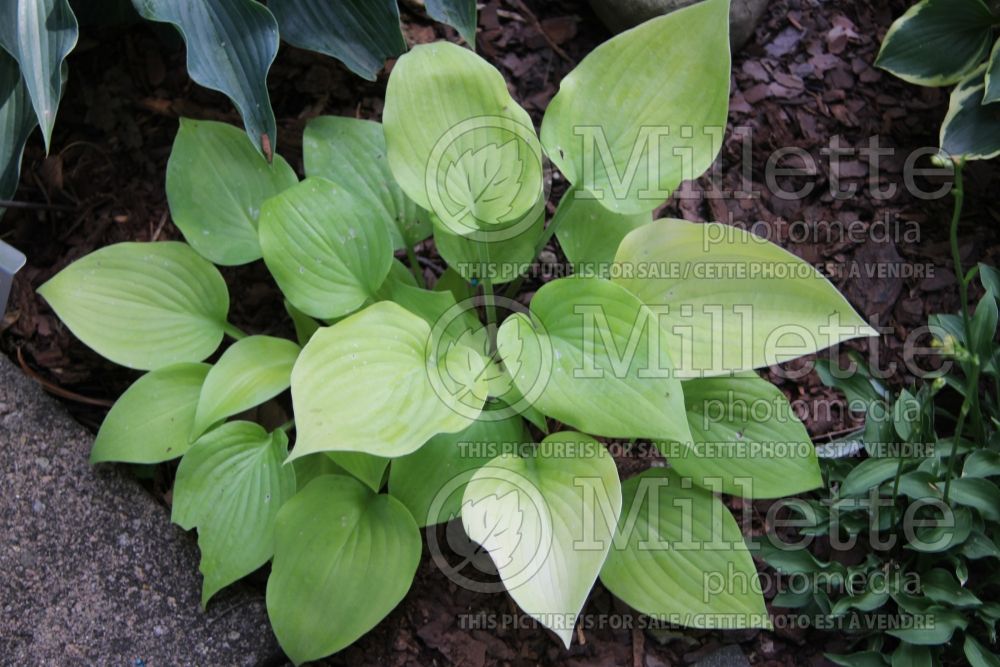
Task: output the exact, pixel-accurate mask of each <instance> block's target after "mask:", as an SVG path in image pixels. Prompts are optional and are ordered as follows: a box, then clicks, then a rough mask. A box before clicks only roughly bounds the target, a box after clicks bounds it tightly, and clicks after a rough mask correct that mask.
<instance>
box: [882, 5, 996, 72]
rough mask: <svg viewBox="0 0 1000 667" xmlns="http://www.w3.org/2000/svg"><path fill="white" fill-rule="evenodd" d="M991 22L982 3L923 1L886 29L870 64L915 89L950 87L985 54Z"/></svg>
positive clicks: (988, 13)
mask: <svg viewBox="0 0 1000 667" xmlns="http://www.w3.org/2000/svg"><path fill="white" fill-rule="evenodd" d="M993 22H994V19H993V16H992V14H990V10H989V8H988V7H987V6H986V4H985V3H983V2H982V0H923V1H922V2H918V3H917V4H915V5H913V6H912V7H910V9H909V10H907V12H906V13H905V14H903V15H902V16H900V17H899V18H898V19H896V21H895V22H894V23H893V24H892V27H890V28H889V32H888V33H887V34H886V36H885V40H883V41H882V48H881V50H880V51H879V54H878V58H877V59H876V60H875V65H876V66H878V67H881V68H882V69H884V70H888V71H889V72H892V73H893V74H895V75H896V76H898V77H899V78H900V79H903V80H904V81H908V82H910V83H914V84H917V85H918V86H950V85H951V84H953V83H956V82H957V81H959V80H960V79H961V78H962V77H963V76H965V74H966V73H968V71H969V70H971V69H972V68H974V67H975V66H976V65H978V64H979V63H980V61H981V60H982V59H983V56H984V55H986V53H987V52H988V51H989V48H990V42H991V39H990V37H991V34H992V25H993Z"/></svg>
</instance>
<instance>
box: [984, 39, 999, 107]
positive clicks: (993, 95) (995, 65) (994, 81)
mask: <svg viewBox="0 0 1000 667" xmlns="http://www.w3.org/2000/svg"><path fill="white" fill-rule="evenodd" d="M985 83H986V91H985V93H984V95H983V104H992V103H994V102H1000V39H998V40H997V43H996V44H994V45H993V52H992V53H990V60H989V64H988V65H987V66H986V80H985Z"/></svg>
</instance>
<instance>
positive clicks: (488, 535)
mask: <svg viewBox="0 0 1000 667" xmlns="http://www.w3.org/2000/svg"><path fill="white" fill-rule="evenodd" d="M621 507H622V491H621V484H620V483H619V481H618V470H617V469H616V468H615V463H614V460H613V459H612V458H611V456H610V455H609V454H608V452H607V450H606V449H605V448H604V446H603V445H601V444H600V443H598V442H597V441H596V440H593V439H592V438H590V437H588V436H586V435H583V434H582V433H573V432H569V431H567V432H563V433H557V434H554V435H550V436H549V437H547V438H545V440H543V441H542V443H541V444H540V445H539V446H538V447H537V448H536V449H535V450H533V451H525V452H524V453H523V456H516V455H506V456H500V457H498V458H496V459H494V460H493V461H491V462H490V463H488V464H487V465H485V466H484V467H483V468H481V469H480V470H479V471H478V472H477V473H476V474H475V475H473V477H472V479H471V480H470V481H469V484H468V486H466V488H465V496H464V499H463V503H462V525H463V526H465V532H466V533H468V535H469V537H470V538H472V539H473V540H475V541H476V542H478V543H479V544H481V545H482V546H483V548H484V549H486V550H487V551H488V552H489V554H490V557H491V558H492V559H493V562H494V564H495V565H496V567H497V570H498V571H499V572H500V578H501V579H502V580H503V582H504V585H505V586H506V587H507V592H508V593H510V596H511V597H512V598H513V599H514V601H515V602H517V604H518V606H520V607H521V609H523V610H524V611H525V613H527V614H529V615H531V616H532V617H534V618H536V619H537V620H538V621H539V622H540V623H541V624H542V625H544V626H546V627H548V628H549V629H551V630H552V631H553V632H555V633H556V635H558V636H559V638H560V639H561V640H562V641H563V643H564V644H565V645H566V647H567V648H569V645H570V642H571V641H572V638H573V629H574V627H575V626H576V619H577V617H578V615H579V613H580V610H581V609H583V603H584V602H585V601H586V600H587V595H588V594H589V593H590V589H591V587H592V586H593V585H594V581H595V580H596V579H597V575H598V573H599V572H600V570H601V566H602V565H603V564H604V559H605V557H606V556H607V555H608V550H609V549H610V548H611V538H612V535H613V534H614V530H615V524H616V523H617V521H618V516H619V514H620V512H621Z"/></svg>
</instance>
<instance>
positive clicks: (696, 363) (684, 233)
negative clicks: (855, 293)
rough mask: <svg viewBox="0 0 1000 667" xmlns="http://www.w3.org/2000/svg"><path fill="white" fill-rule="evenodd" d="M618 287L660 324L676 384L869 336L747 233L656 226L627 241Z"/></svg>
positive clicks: (810, 273) (807, 269)
mask: <svg viewBox="0 0 1000 667" xmlns="http://www.w3.org/2000/svg"><path fill="white" fill-rule="evenodd" d="M615 262H617V263H618V264H619V265H620V266H619V267H618V270H619V271H620V274H619V276H618V277H617V278H616V279H615V282H616V283H618V284H619V285H621V286H623V287H625V288H626V289H628V290H629V291H631V292H632V293H633V294H635V295H636V296H637V297H639V300H640V301H642V302H643V303H645V304H646V305H647V306H649V307H650V308H652V309H653V310H654V312H656V313H657V315H658V316H659V322H660V326H661V328H662V329H663V330H664V331H665V332H666V334H667V339H668V340H667V345H668V346H669V349H670V356H671V359H673V362H674V365H675V367H676V368H677V372H678V374H679V375H680V377H706V376H712V375H729V374H731V373H733V372H738V371H745V370H751V369H754V368H761V367H763V366H770V365H773V364H778V363H781V362H784V361H788V360H789V359H794V358H797V357H800V356H803V355H806V354H811V353H813V352H816V351H817V350H822V349H824V348H827V347H830V346H831V345H834V344H836V343H840V342H843V341H845V340H849V339H851V338H857V337H859V336H875V335H877V332H875V331H874V330H873V329H872V328H871V327H869V326H868V325H867V324H866V323H865V321H864V320H863V319H862V318H861V317H860V316H859V315H858V314H857V313H856V312H855V311H854V309H853V308H852V307H851V305H850V304H849V303H848V302H847V299H845V298H844V297H843V296H842V295H841V294H840V293H839V292H838V291H837V289H836V288H835V287H834V286H833V285H831V284H830V282H829V281H828V280H827V279H826V278H824V277H823V276H822V275H820V273H819V272H818V271H816V269H815V268H813V267H812V266H811V265H809V264H808V263H806V262H804V261H802V260H801V259H799V258H798V257H796V256H795V255H792V254H791V253H789V252H788V251H786V250H783V249H782V248H780V247H778V246H776V245H774V244H773V243H769V242H768V241H765V240H764V239H761V238H759V237H757V236H754V235H752V234H750V233H749V232H746V231H745V230H742V229H739V228H736V227H731V226H728V225H723V224H720V223H714V222H710V223H692V222H685V221H683V220H657V221H656V222H654V223H652V224H650V225H646V226H644V227H640V228H639V229H637V230H636V231H634V232H632V233H631V234H629V235H628V236H626V237H625V240H624V241H622V244H621V246H620V247H619V248H618V254H617V256H616V257H615Z"/></svg>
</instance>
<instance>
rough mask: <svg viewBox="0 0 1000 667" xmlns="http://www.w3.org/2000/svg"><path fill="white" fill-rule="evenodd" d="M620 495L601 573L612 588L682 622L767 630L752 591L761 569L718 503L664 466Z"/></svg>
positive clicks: (646, 609) (640, 606)
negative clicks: (611, 542) (612, 540)
mask: <svg viewBox="0 0 1000 667" xmlns="http://www.w3.org/2000/svg"><path fill="white" fill-rule="evenodd" d="M622 497H623V505H624V507H623V509H622V512H621V517H620V519H619V521H618V530H617V532H616V534H615V545H614V547H613V548H612V549H611V553H609V554H608V559H607V562H605V563H604V568H603V569H602V570H601V582H602V583H603V584H604V585H605V586H607V588H608V590H609V591H611V592H612V593H613V594H614V595H615V596H616V597H618V598H620V599H621V600H622V601H623V602H625V603H627V604H628V605H629V606H630V607H632V608H633V609H635V610H637V611H639V612H641V613H643V614H649V615H650V616H652V617H653V618H669V619H672V620H671V622H675V623H678V624H680V625H686V626H689V627H707V628H718V627H725V628H759V627H769V621H768V620H767V618H768V616H767V609H766V607H765V606H764V597H763V596H762V595H761V594H760V593H759V592H754V588H755V587H757V586H759V584H757V583H756V581H757V568H756V567H755V566H754V563H753V559H752V558H751V557H750V552H749V551H748V550H747V547H746V543H745V542H744V541H743V535H742V533H741V532H740V527H739V526H738V525H737V523H736V521H735V520H734V519H733V517H732V515H731V514H730V513H729V510H728V509H726V506H725V505H723V504H722V502H721V501H720V500H719V499H718V498H716V497H715V496H713V495H712V493H711V492H709V491H705V490H704V489H700V488H698V487H693V486H692V485H691V484H690V482H689V481H687V482H686V481H685V480H684V479H682V478H681V477H680V476H678V475H677V474H676V473H674V472H672V471H670V470H667V469H666V468H650V469H649V470H647V471H646V472H644V473H642V474H640V475H637V476H636V477H633V478H631V479H629V480H627V481H626V482H625V483H624V484H623V485H622ZM751 582H753V583H751ZM757 590H758V591H759V590H760V589H759V588H757ZM674 619H675V620H674Z"/></svg>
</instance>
